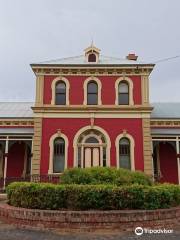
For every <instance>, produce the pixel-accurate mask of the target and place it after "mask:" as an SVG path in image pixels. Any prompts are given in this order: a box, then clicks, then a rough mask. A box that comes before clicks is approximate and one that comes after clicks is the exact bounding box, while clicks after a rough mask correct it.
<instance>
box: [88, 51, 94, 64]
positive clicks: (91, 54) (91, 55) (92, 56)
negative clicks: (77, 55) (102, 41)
mask: <svg viewBox="0 0 180 240" xmlns="http://www.w3.org/2000/svg"><path fill="white" fill-rule="evenodd" d="M88 62H96V55H95V54H94V53H90V54H89V56H88Z"/></svg>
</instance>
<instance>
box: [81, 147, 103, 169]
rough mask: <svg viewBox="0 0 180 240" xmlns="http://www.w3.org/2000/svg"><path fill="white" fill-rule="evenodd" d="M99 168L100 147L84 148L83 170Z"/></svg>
mask: <svg viewBox="0 0 180 240" xmlns="http://www.w3.org/2000/svg"><path fill="white" fill-rule="evenodd" d="M97 166H100V147H85V148H84V168H87V167H97Z"/></svg>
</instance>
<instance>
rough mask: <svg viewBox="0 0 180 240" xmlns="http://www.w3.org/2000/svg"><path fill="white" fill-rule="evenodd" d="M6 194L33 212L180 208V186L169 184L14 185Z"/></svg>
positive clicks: (9, 187) (8, 188)
mask: <svg viewBox="0 0 180 240" xmlns="http://www.w3.org/2000/svg"><path fill="white" fill-rule="evenodd" d="M7 194H8V201H9V204H11V205H13V206H16V207H24V208H34V209H71V210H89V209H99V210H116V209H158V208H169V207H174V206H178V205H180V187H179V186H178V185H170V184H162V185H156V186H143V185H139V184H135V185H129V186H120V187H119V186H116V185H107V184H106V185H76V184H72V185H61V184H59V185H53V184H47V183H12V184H10V185H9V186H8V187H7Z"/></svg>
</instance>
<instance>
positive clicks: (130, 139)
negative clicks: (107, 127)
mask: <svg viewBox="0 0 180 240" xmlns="http://www.w3.org/2000/svg"><path fill="white" fill-rule="evenodd" d="M122 138H127V139H128V140H129V142H130V160H131V169H130V170H131V171H134V170H135V155H134V151H135V141H134V138H133V136H132V135H130V134H129V133H127V132H126V130H124V131H123V133H121V134H119V135H118V136H117V137H116V140H115V146H116V166H117V168H120V167H121V166H120V165H119V163H120V159H119V142H120V140H121V139H122Z"/></svg>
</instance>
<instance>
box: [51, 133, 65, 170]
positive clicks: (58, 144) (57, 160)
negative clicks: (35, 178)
mask: <svg viewBox="0 0 180 240" xmlns="http://www.w3.org/2000/svg"><path fill="white" fill-rule="evenodd" d="M64 166H65V141H64V139H63V138H56V139H55V140H54V155H53V173H61V172H63V171H64Z"/></svg>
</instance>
